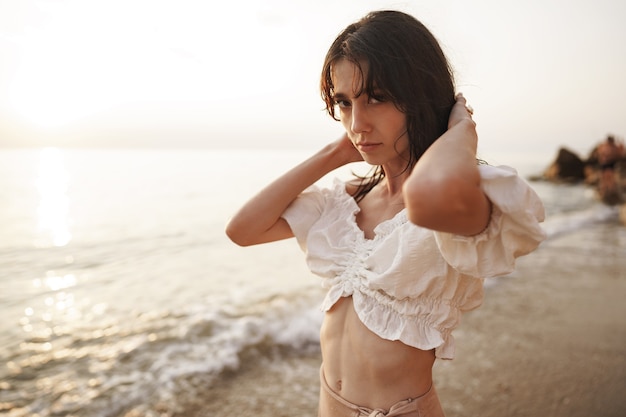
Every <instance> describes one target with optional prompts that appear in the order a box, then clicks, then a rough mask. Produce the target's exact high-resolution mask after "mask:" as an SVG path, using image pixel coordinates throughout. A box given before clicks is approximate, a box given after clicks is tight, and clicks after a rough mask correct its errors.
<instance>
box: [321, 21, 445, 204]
mask: <svg viewBox="0 0 626 417" xmlns="http://www.w3.org/2000/svg"><path fill="white" fill-rule="evenodd" d="M340 59H346V60H348V61H350V62H352V63H353V64H354V65H356V67H357V68H358V69H359V71H360V72H361V75H362V80H363V85H362V86H361V91H358V93H365V94H367V95H369V96H377V95H378V96H379V95H380V93H381V92H382V94H383V95H384V97H385V98H386V99H389V100H390V101H392V102H393V103H394V104H395V105H396V106H397V107H398V109H399V110H400V111H402V112H403V113H405V114H406V118H407V134H408V137H409V152H410V156H409V160H408V161H407V168H406V169H411V168H412V167H413V166H414V165H415V163H416V162H417V161H418V160H419V158H420V157H421V156H422V154H423V153H424V152H425V151H426V149H428V147H429V146H430V145H431V144H432V143H433V142H434V141H435V140H436V139H437V138H438V137H439V136H441V135H442V134H443V133H444V132H445V131H446V129H447V127H448V118H449V116H450V111H451V109H452V106H453V105H454V103H455V98H454V76H453V73H452V69H451V67H450V65H449V63H448V60H447V59H446V57H445V55H444V53H443V51H442V49H441V46H440V45H439V43H438V42H437V40H436V39H435V37H434V36H433V35H432V33H430V31H429V30H428V29H427V28H426V27H425V26H424V25H423V24H422V23H421V22H419V21H418V20H417V19H415V18H414V17H412V16H410V15H408V14H406V13H403V12H399V11H391V10H385V11H376V12H372V13H370V14H368V15H367V16H365V17H364V18H362V19H361V20H359V21H358V22H356V23H353V24H351V25H349V26H348V27H346V28H345V29H344V30H343V31H342V32H341V33H340V34H339V36H337V38H336V39H335V41H334V42H333V44H332V45H331V47H330V49H329V50H328V53H327V54H326V59H325V60H324V66H323V69H322V76H321V83H320V90H321V94H322V99H323V100H324V102H325V103H326V110H327V111H328V114H329V115H330V116H331V117H332V118H333V119H335V120H339V119H338V117H337V115H336V113H335V98H334V95H335V94H334V93H335V92H334V85H333V82H332V78H331V72H332V66H333V64H335V63H336V62H337V61H338V60H340ZM364 67H365V68H366V71H364V70H363V68H364ZM375 91H376V93H377V94H374V92H375ZM384 176H385V173H384V171H383V169H382V167H380V166H378V167H375V168H374V169H373V171H372V172H371V173H370V174H369V175H368V176H365V177H359V178H361V184H360V185H359V187H358V189H357V191H356V193H355V195H354V197H355V198H356V199H357V200H360V199H361V198H363V197H364V196H365V195H366V194H367V193H368V192H369V191H370V190H371V189H372V188H373V187H374V186H375V185H376V184H378V183H379V182H380V181H381V180H382V179H383V178H384Z"/></svg>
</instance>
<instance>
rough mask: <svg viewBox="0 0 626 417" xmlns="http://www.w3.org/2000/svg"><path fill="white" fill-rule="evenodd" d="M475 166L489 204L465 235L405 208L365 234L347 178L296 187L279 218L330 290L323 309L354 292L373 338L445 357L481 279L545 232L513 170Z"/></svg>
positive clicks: (503, 268) (536, 206) (507, 267)
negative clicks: (427, 222) (415, 219)
mask: <svg viewBox="0 0 626 417" xmlns="http://www.w3.org/2000/svg"><path fill="white" fill-rule="evenodd" d="M479 170H480V174H481V178H482V188H483V190H484V192H485V194H486V195H487V197H488V198H489V199H490V200H491V202H492V205H493V208H492V213H491V219H490V221H489V225H488V226H487V228H486V229H485V230H484V231H483V232H481V233H480V234H478V235H475V236H471V237H466V236H459V235H452V234H449V233H443V232H435V231H433V230H430V229H425V228H423V227H419V226H416V225H415V224H413V223H411V222H409V221H408V219H407V215H406V209H403V210H402V211H400V212H399V213H398V214H396V216H395V217H393V218H392V219H389V220H386V221H384V222H382V223H380V224H379V225H378V226H377V227H376V228H375V229H374V232H375V237H374V238H373V239H366V238H365V236H364V234H363V231H362V230H361V229H360V228H359V227H358V225H357V223H356V217H355V216H356V213H358V211H359V210H360V209H359V206H358V205H357V203H356V201H355V200H354V199H353V198H352V196H350V195H349V194H348V193H347V191H346V189H345V184H344V183H342V182H341V181H339V180H335V182H334V185H333V187H332V188H323V189H320V188H318V187H317V186H315V185H314V186H312V187H310V188H308V189H307V190H305V191H304V192H303V193H302V194H300V196H298V198H296V200H295V201H294V202H293V203H292V204H291V205H290V206H289V207H288V208H287V210H286V211H285V212H284V213H283V215H282V217H283V218H284V219H285V220H286V221H287V222H288V223H289V225H290V227H291V230H292V231H293V233H294V235H295V237H296V239H297V241H298V244H299V245H300V247H301V248H302V250H303V251H304V252H305V253H306V261H307V264H308V267H309V268H310V270H311V272H313V273H314V274H316V275H318V276H320V277H321V278H322V286H323V287H324V288H326V289H328V293H327V294H326V298H325V299H324V302H323V304H322V309H323V310H324V311H328V310H329V309H330V308H331V307H332V306H333V305H334V304H335V303H336V302H337V300H338V299H339V298H341V297H348V296H352V300H353V303H354V309H355V310H356V313H357V315H358V317H359V318H360V320H361V321H362V322H363V324H365V326H367V327H368V328H369V329H370V330H371V331H372V332H374V333H375V334H377V335H378V336H380V337H382V338H384V339H388V340H399V341H401V342H403V343H405V344H407V345H410V346H413V347H416V348H419V349H423V350H429V349H433V348H434V349H435V352H436V356H437V357H439V358H443V359H452V358H453V357H454V339H453V337H452V334H451V332H452V330H453V329H454V328H455V327H456V326H457V325H458V323H459V321H460V316H461V313H463V312H465V311H469V310H472V309H475V308H477V307H478V306H480V305H481V304H482V301H483V278H488V277H496V276H501V275H505V274H508V273H510V272H512V271H513V269H514V267H515V258H517V257H519V256H522V255H525V254H528V253H530V252H532V251H533V250H534V249H535V248H536V247H537V246H538V245H539V243H540V242H541V241H542V240H544V239H545V233H544V231H543V229H542V228H541V227H540V225H539V222H542V221H543V219H544V208H543V204H542V203H541V200H540V199H539V197H538V196H537V194H536V193H535V192H534V191H533V190H532V188H530V187H529V186H528V184H527V183H526V182H525V181H523V180H522V179H521V178H520V177H519V176H518V175H517V173H516V171H515V170H513V169H512V168H509V167H503V166H502V167H494V166H490V165H480V166H479Z"/></svg>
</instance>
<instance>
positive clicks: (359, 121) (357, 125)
mask: <svg viewBox="0 0 626 417" xmlns="http://www.w3.org/2000/svg"><path fill="white" fill-rule="evenodd" d="M370 127H371V125H370V119H369V115H368V112H367V106H365V105H353V106H352V126H351V128H352V131H353V132H356V133H360V132H367V131H368V130H369V129H370Z"/></svg>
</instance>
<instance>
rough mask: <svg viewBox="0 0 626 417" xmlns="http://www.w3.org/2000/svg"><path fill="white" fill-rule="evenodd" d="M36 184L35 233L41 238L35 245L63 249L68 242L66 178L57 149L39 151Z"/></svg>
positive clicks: (67, 184) (65, 171)
mask: <svg viewBox="0 0 626 417" xmlns="http://www.w3.org/2000/svg"><path fill="white" fill-rule="evenodd" d="M36 184H37V190H38V192H39V206H38V207H37V218H38V229H39V232H40V234H41V237H40V241H39V242H37V245H38V246H45V245H48V244H50V243H51V244H52V245H53V246H65V245H67V244H68V243H69V242H70V240H71V239H72V234H71V233H70V229H69V224H68V223H69V206H70V204H69V198H68V195H67V191H68V186H69V175H68V172H67V170H66V169H65V165H64V161H63V154H62V153H61V151H60V150H59V149H56V148H45V149H42V150H41V153H40V155H39V175H38V177H37V183H36Z"/></svg>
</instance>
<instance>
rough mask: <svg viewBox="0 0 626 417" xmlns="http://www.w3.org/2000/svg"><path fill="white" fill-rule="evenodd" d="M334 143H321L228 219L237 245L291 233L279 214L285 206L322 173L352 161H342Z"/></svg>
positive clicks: (272, 239)
mask: <svg viewBox="0 0 626 417" xmlns="http://www.w3.org/2000/svg"><path fill="white" fill-rule="evenodd" d="M338 143H339V142H335V143H332V144H330V145H327V146H325V147H324V148H323V149H322V150H320V151H319V152H317V153H316V154H315V155H313V156H311V157H310V158H308V159H307V160H305V161H304V162H302V163H301V164H299V165H297V166H296V167H294V168H293V169H291V170H290V171H288V172H286V173H285V174H283V175H282V176H280V177H279V178H278V179H276V180H275V181H273V182H272V183H271V184H269V185H268V186H267V187H265V188H264V189H262V190H261V191H260V192H259V193H258V194H257V195H255V196H254V197H252V198H251V199H250V200H249V201H248V202H247V203H246V204H244V206H243V207H241V209H239V211H238V212H237V213H236V214H235V215H234V216H233V217H232V218H231V219H230V221H229V222H228V224H227V226H226V234H227V235H228V237H229V238H230V239H231V240H232V241H233V242H235V243H237V244H238V245H241V246H249V245H255V244H259V243H266V242H272V241H276V240H280V239H286V238H289V237H292V236H293V234H292V232H291V229H290V228H289V226H288V225H287V222H285V221H284V220H283V219H282V218H281V215H282V214H283V212H284V211H285V209H286V208H287V207H288V206H289V204H290V203H291V202H292V201H293V200H294V199H295V198H296V197H297V196H298V195H299V194H300V193H301V192H302V191H304V190H305V189H306V188H307V187H309V186H310V185H312V184H313V183H315V182H316V181H318V180H319V179H320V178H322V177H323V176H324V175H326V174H327V173H329V172H331V171H333V170H334V169H336V168H339V167H340V166H342V165H345V164H346V163H347V162H352V161H346V155H345V152H344V151H343V149H342V147H341V146H340V145H338Z"/></svg>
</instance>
